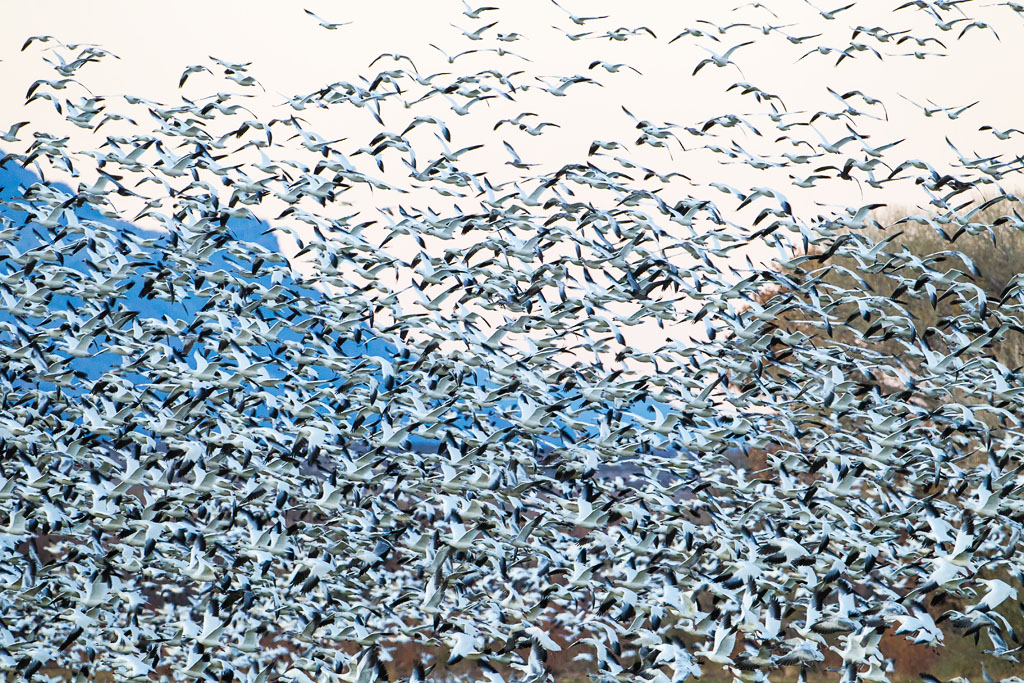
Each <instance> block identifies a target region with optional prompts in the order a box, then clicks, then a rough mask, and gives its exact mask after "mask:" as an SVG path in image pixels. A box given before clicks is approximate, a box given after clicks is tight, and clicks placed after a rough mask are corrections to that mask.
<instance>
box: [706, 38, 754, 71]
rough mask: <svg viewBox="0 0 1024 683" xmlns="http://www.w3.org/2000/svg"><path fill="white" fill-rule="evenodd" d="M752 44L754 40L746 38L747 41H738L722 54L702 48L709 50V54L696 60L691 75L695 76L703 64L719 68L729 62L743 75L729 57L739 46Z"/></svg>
mask: <svg viewBox="0 0 1024 683" xmlns="http://www.w3.org/2000/svg"><path fill="white" fill-rule="evenodd" d="M753 44H754V41H752V40H748V41H745V42H742V43H738V44H737V45H733V46H732V47H730V48H729V49H728V50H726V51H725V52H723V53H722V54H718V53H717V52H714V51H712V50H709V49H708V48H704V50H706V51H707V52H709V53H710V54H711V56H710V57H708V58H706V59H702V60H701V61H700V62H698V63H697V66H696V67H694V69H693V74H692V75H694V76H696V75H697V72H698V71H700V70H701V69H702V68H704V66H705V65H706V64H714V65H715V66H717V67H719V68H721V67H724V66H728V65H729V64H732V65H733V66H735V67H736V70H737V71H739V72H740V75H741V76H742V75H743V70H742V69H740V68H739V67H738V66H736V63H735V62H733V61H732V60H731V59H730V57H731V56H732V53H733V52H735V51H736V50H738V49H740V48H741V47H745V46H747V45H753Z"/></svg>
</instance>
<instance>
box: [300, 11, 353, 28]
mask: <svg viewBox="0 0 1024 683" xmlns="http://www.w3.org/2000/svg"><path fill="white" fill-rule="evenodd" d="M303 11H304V12H305V13H306V14H308V15H309V16H311V17H313V18H314V19H316V21H317V23H318V24H319V25H320V26H321V27H322V28H325V29H327V30H328V31H334V30H336V29H339V28H341V27H342V26H348V25H349V24H351V23H352V22H351V21H342V22H331V21H327V20H326V19H323V18H321V17H319V16H317V15H316V14H314V13H313V12H311V11H310V10H308V9H306V10H303Z"/></svg>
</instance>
